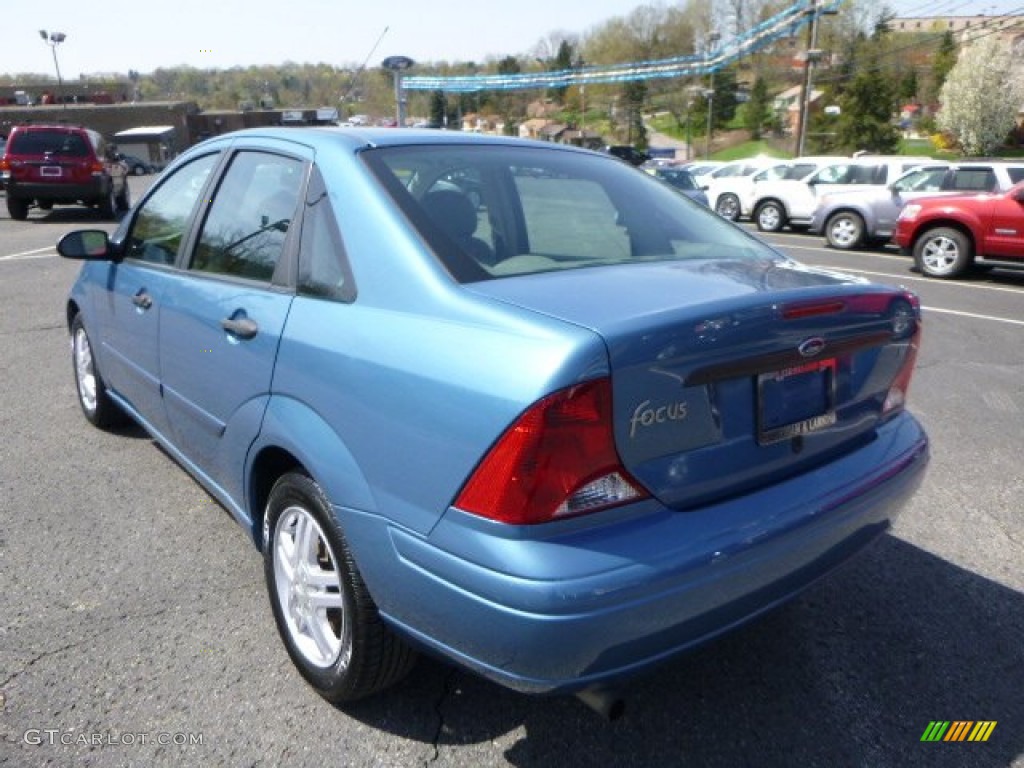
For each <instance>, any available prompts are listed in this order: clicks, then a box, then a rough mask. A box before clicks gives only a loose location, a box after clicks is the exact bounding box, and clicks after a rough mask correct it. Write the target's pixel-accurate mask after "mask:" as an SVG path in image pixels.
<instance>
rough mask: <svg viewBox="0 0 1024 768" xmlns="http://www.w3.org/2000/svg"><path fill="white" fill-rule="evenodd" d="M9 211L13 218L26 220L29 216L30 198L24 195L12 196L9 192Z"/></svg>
mask: <svg viewBox="0 0 1024 768" xmlns="http://www.w3.org/2000/svg"><path fill="white" fill-rule="evenodd" d="M7 213H9V214H10V216H11V218H12V219H14V220H15V221H24V220H25V219H27V218H28V200H25V199H24V198H22V197H11V193H10V192H8V193H7Z"/></svg>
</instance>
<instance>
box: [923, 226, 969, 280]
mask: <svg viewBox="0 0 1024 768" xmlns="http://www.w3.org/2000/svg"><path fill="white" fill-rule="evenodd" d="M973 263H974V244H973V243H972V242H971V239H970V238H969V237H968V236H967V235H965V234H964V233H963V232H961V231H960V230H959V229H953V228H952V227H934V228H933V229H929V230H926V231H924V232H922V233H921V234H920V235H918V237H917V239H916V240H915V241H914V265H915V266H916V267H917V268H918V269H919V270H920V271H921V274H923V275H927V276H928V277H938V278H952V277H960V276H961V275H963V274H964V273H965V272H967V270H969V269H970V268H971V265H972V264H973Z"/></svg>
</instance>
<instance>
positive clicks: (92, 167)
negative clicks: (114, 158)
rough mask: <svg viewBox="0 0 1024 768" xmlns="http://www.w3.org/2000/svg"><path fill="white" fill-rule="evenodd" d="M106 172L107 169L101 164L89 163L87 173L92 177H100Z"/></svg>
mask: <svg viewBox="0 0 1024 768" xmlns="http://www.w3.org/2000/svg"><path fill="white" fill-rule="evenodd" d="M106 170H107V167H106V166H105V165H103V163H89V173H90V174H91V175H93V176H102V175H103V174H104V173H106Z"/></svg>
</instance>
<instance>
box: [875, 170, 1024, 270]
mask: <svg viewBox="0 0 1024 768" xmlns="http://www.w3.org/2000/svg"><path fill="white" fill-rule="evenodd" d="M892 239H893V241H894V242H895V243H896V244H897V245H898V246H899V247H900V250H901V251H902V252H903V253H907V254H913V256H914V262H915V264H916V265H917V268H918V269H920V270H921V272H922V273H923V274H925V275H928V276H930V277H959V276H960V275H962V274H964V273H965V272H967V270H969V269H970V268H971V267H972V266H973V265H974V264H979V265H986V266H1017V267H1024V182H1022V183H1020V184H1017V185H1016V186H1014V187H1011V188H1010V190H1009V191H1007V192H1002V193H999V194H980V195H979V194H973V195H958V196H956V197H924V198H919V199H917V200H915V201H914V202H912V203H908V204H907V205H905V206H904V207H903V210H902V211H901V212H900V217H899V219H898V220H897V222H896V231H895V232H894V233H893V236H892Z"/></svg>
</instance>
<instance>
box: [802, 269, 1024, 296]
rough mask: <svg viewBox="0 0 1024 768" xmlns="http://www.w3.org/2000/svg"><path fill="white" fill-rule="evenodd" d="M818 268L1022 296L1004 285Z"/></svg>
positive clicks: (1017, 290)
mask: <svg viewBox="0 0 1024 768" xmlns="http://www.w3.org/2000/svg"><path fill="white" fill-rule="evenodd" d="M818 266H821V267H824V268H825V269H834V270H835V271H836V272H852V273H854V274H857V275H869V276H871V277H888V278H891V279H893V280H901V281H902V280H907V281H909V282H915V283H930V284H932V285H935V286H938V285H945V286H948V287H950V288H953V287H956V288H961V289H974V290H979V291H996V292H998V293H1016V294H1018V295H1024V294H1022V292H1021V290H1020V288H1007V287H1005V286H1002V285H982V284H979V283H966V282H962V281H961V282H949V281H947V282H941V281H939V280H936V279H935V278H934V277H920V276H918V275H894V274H892V272H872V271H871V270H868V269H853V268H850V267H835V266H831V265H823V264H819V265H818Z"/></svg>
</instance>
